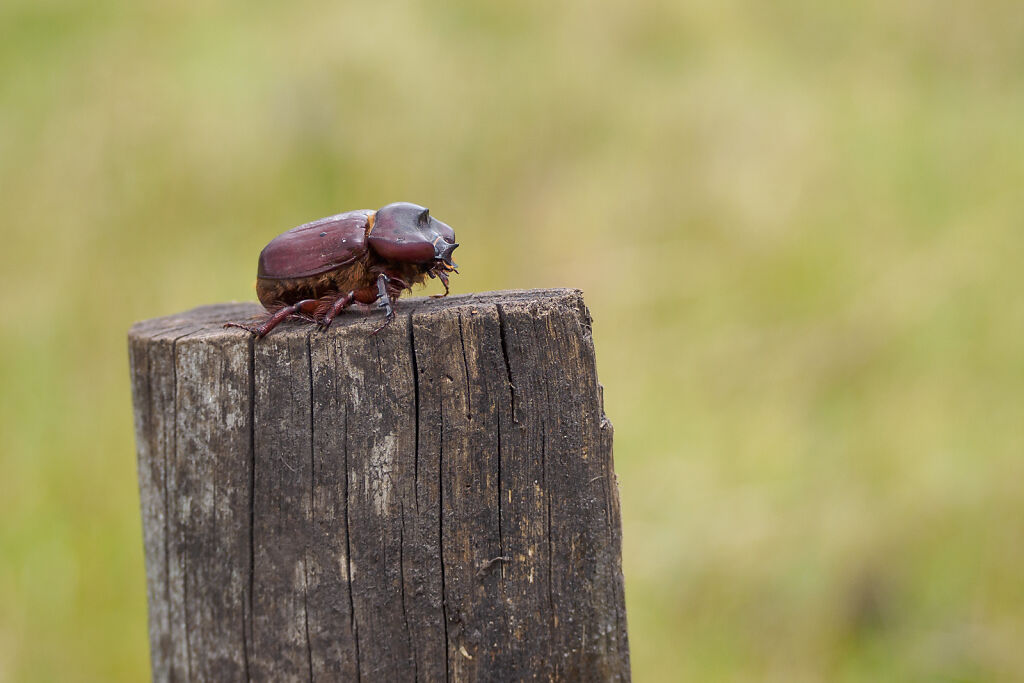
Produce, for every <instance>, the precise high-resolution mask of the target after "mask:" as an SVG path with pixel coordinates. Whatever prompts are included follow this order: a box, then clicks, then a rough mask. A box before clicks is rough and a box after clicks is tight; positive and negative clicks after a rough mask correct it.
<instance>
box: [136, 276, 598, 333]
mask: <svg viewBox="0 0 1024 683" xmlns="http://www.w3.org/2000/svg"><path fill="white" fill-rule="evenodd" d="M495 304H501V305H503V306H521V305H530V304H541V305H546V306H557V305H559V304H561V305H565V306H568V307H573V308H579V309H580V310H582V308H583V292H582V291H580V290H579V289H568V288H561V289H512V290H501V291H495V292H475V293H471V294H453V295H451V296H447V297H444V298H437V299H435V298H432V297H428V296H426V297H424V296H421V297H409V298H403V299H399V301H398V305H397V306H396V307H395V315H396V317H397V318H407V317H408V316H410V315H412V314H413V313H432V312H439V311H444V310H452V309H458V308H472V307H473V306H486V305H495ZM265 312H266V311H265V310H264V308H263V307H262V306H261V305H259V304H258V303H255V302H230V303H220V304H208V305H205V306H197V307H196V308H193V309H190V310H187V311H182V312H181V313H174V314H172V315H167V316H161V317H159V318H150V319H148V320H142V321H139V322H137V323H135V324H134V325H132V327H131V329H130V330H129V331H128V336H129V337H130V338H133V339H158V338H168V337H170V338H175V337H182V336H185V335H188V336H202V337H203V338H204V339H211V338H224V339H244V338H248V337H250V336H251V335H250V333H248V332H246V331H245V330H241V329H238V328H225V327H224V326H223V325H224V323H226V322H231V321H236V322H237V321H243V320H248V319H251V318H254V317H259V316H261V315H263V314H264V313H265ZM380 322H381V316H380V314H379V313H375V312H360V311H358V310H350V311H345V312H344V313H343V314H342V315H339V316H338V317H337V318H335V319H334V324H333V325H332V329H333V328H344V327H348V326H351V325H359V324H363V325H366V326H367V327H370V326H372V327H373V328H376V327H377V326H378V325H380ZM396 323H397V324H402V323H401V321H399V320H396V321H395V323H392V324H396ZM311 329H316V327H315V326H314V325H313V324H311V323H305V322H300V321H287V322H285V323H282V324H281V325H280V326H279V327H277V328H276V329H275V330H274V331H273V332H271V334H270V335H269V336H274V337H277V338H285V337H288V336H300V337H304V336H305V335H307V334H309V332H310V330H311Z"/></svg>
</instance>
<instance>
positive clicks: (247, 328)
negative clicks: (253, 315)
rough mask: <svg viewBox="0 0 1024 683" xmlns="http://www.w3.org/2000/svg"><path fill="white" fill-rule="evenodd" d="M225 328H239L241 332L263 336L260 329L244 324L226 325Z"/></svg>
mask: <svg viewBox="0 0 1024 683" xmlns="http://www.w3.org/2000/svg"><path fill="white" fill-rule="evenodd" d="M224 327H237V328H239V329H241V330H245V331H246V332H250V333H252V334H255V335H256V336H257V337H262V336H263V335H261V334H260V331H259V328H257V327H253V326H252V325H246V324H244V323H224Z"/></svg>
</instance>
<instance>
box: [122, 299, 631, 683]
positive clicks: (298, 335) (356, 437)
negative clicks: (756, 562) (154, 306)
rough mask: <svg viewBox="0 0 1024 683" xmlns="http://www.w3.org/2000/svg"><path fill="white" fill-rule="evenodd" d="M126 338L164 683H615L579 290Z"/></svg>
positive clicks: (611, 521)
mask: <svg viewBox="0 0 1024 683" xmlns="http://www.w3.org/2000/svg"><path fill="white" fill-rule="evenodd" d="M259 311H260V309H259V308H258V307H257V306H256V305H255V304H225V305H215V306H206V307H202V308H197V309H195V310H192V311H189V312H187V313H183V314H181V315H175V316H169V317H165V318H159V319H154V320H149V321H145V322H141V323H138V324H137V325H135V326H134V327H133V328H132V330H131V332H130V333H129V348H130V355H131V367H132V386H133V395H134V404H135V424H136V431H137V442H138V456H139V460H138V463H139V486H140V489H141V499H142V516H143V525H144V536H145V550H146V571H147V577H148V589H149V632H150V644H151V648H152V665H153V677H154V680H157V681H178V680H193V681H235V680H257V681H285V680H307V679H308V680H313V679H316V680H332V681H333V680H343V681H347V680H351V681H355V680H360V679H361V680H364V681H401V680H408V681H412V680H420V681H438V680H457V681H463V680H502V681H505V680H521V679H534V678H536V679H541V680H546V679H550V680H587V681H600V680H628V679H629V650H628V644H627V640H626V614H625V603H624V598H623V588H622V572H621V527H620V522H619V502H618V491H617V485H616V481H615V474H614V471H613V468H612V428H611V424H610V423H609V422H608V420H607V419H606V418H605V416H604V412H603V408H602V395H601V387H600V385H599V384H598V383H597V375H596V372H595V364H594V350H593V343H592V341H591V333H590V316H589V313H588V312H587V309H586V307H585V306H584V303H583V297H582V295H581V293H580V292H579V291H576V290H536V291H521V292H519V291H517V292H494V293H487V294H473V295H467V296H451V297H448V298H447V299H426V298H420V299H403V300H401V301H400V302H399V305H398V307H397V319H396V320H395V321H394V322H393V323H392V324H391V325H390V326H388V327H386V328H385V329H384V330H382V331H381V332H380V333H379V334H377V335H372V334H371V332H372V330H373V329H374V328H375V326H376V325H378V324H379V322H380V317H379V315H374V316H364V315H360V314H359V313H357V312H353V313H345V314H343V315H341V316H340V317H339V318H338V319H336V320H335V322H334V326H333V327H332V328H331V329H330V331H328V332H323V331H320V330H317V329H316V328H315V327H313V326H312V325H300V324H285V325H282V326H280V327H279V328H278V329H276V330H274V332H272V333H271V334H270V335H269V336H267V337H266V338H264V339H261V340H258V341H256V340H253V339H252V338H251V337H250V335H248V334H247V333H245V332H243V331H240V330H237V329H224V328H222V327H221V325H222V323H224V322H225V321H227V320H240V319H245V318H248V317H249V316H251V315H253V314H255V313H257V312H259Z"/></svg>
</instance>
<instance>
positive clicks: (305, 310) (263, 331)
mask: <svg viewBox="0 0 1024 683" xmlns="http://www.w3.org/2000/svg"><path fill="white" fill-rule="evenodd" d="M319 303H320V302H318V301H317V300H316V299H303V300H302V301H299V302H297V303H294V304H292V305H291V306H282V307H281V308H279V309H277V310H276V311H274V313H273V315H271V316H270V317H268V318H267V319H266V320H264V321H263V324H262V325H246V324H244V323H224V327H240V328H242V329H243V330H249V331H250V332H252V333H253V334H255V335H256V338H257V339H262V338H263V337H265V336H267V334H268V333H269V332H270V331H271V330H272V329H274V328H275V327H277V326H278V325H279V324H280V323H281V321H282V320H284V319H286V318H288V317H291V316H293V315H297V316H302V315H304V314H305V315H312V314H313V312H314V311H315V310H316V307H317V306H318V305H319Z"/></svg>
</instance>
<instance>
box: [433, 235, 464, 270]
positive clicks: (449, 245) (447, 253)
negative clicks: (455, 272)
mask: <svg viewBox="0 0 1024 683" xmlns="http://www.w3.org/2000/svg"><path fill="white" fill-rule="evenodd" d="M457 246H459V245H458V243H457V242H446V241H444V239H443V238H440V237H439V238H438V239H437V241H436V242H434V258H436V259H440V260H441V261H444V262H445V263H447V264H448V265H449V266H451V267H452V268H457V266H456V265H455V264H454V263H452V252H453V251H455V247H457Z"/></svg>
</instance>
